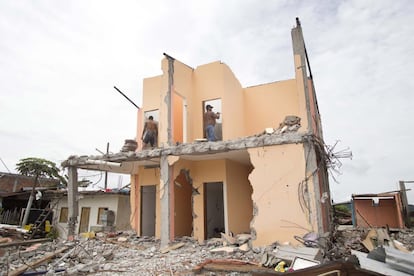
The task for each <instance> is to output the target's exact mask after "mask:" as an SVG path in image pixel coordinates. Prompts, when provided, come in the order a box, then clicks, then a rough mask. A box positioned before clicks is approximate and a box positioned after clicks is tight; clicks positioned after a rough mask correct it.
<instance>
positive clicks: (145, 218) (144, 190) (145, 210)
mask: <svg viewBox="0 0 414 276" xmlns="http://www.w3.org/2000/svg"><path fill="white" fill-rule="evenodd" d="M156 191H157V188H156V185H150V186H141V208H140V209H141V231H140V232H141V236H149V237H152V236H155V202H156V201H155V199H156Z"/></svg>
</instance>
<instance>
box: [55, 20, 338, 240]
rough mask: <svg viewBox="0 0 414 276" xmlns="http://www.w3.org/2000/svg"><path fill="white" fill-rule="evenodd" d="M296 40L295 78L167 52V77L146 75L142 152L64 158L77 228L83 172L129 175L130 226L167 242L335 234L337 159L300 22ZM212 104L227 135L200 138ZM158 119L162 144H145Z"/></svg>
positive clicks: (294, 33)
mask: <svg viewBox="0 0 414 276" xmlns="http://www.w3.org/2000/svg"><path fill="white" fill-rule="evenodd" d="M292 42H293V65H294V71H293V73H294V77H293V78H292V79H289V80H281V81H275V82H271V83H266V84H260V85H256V86H251V87H242V86H241V84H240V83H239V81H238V80H237V78H236V76H235V75H234V74H233V72H232V71H231V70H230V68H229V67H228V66H227V65H226V64H224V63H222V62H213V63H208V64H204V65H200V66H198V67H196V68H192V67H189V66H187V65H185V64H183V63H182V62H180V61H178V60H176V59H174V58H172V57H170V56H168V55H167V54H164V55H165V58H164V59H163V60H162V62H161V69H162V74H161V75H159V76H155V77H151V78H146V79H144V83H143V107H142V109H140V110H139V111H138V123H137V142H138V146H139V148H138V150H137V151H135V152H134V151H129V152H120V153H117V154H109V155H102V156H81V157H78V156H71V157H69V159H68V160H65V161H64V162H63V163H62V165H63V166H64V167H67V168H68V171H69V190H68V191H69V193H70V194H71V196H70V199H69V213H70V214H69V217H70V218H72V219H70V221H69V229H70V231H71V232H72V233H74V229H75V228H76V225H77V222H78V221H77V217H78V213H79V211H78V208H77V202H76V195H77V185H76V179H77V170H78V169H89V170H91V169H93V170H103V171H111V172H117V173H128V174H130V175H131V214H132V215H131V226H132V228H133V229H135V230H136V231H137V233H138V234H139V235H152V236H156V237H159V238H161V244H162V245H166V244H168V242H169V241H172V240H174V238H176V237H180V236H193V237H194V238H196V239H198V240H199V241H203V240H205V239H208V238H211V237H215V236H218V235H219V234H220V232H226V233H230V232H231V233H233V234H238V233H251V234H252V236H253V240H252V243H253V245H254V246H260V245H267V244H271V243H273V242H276V241H279V242H291V243H294V244H297V243H298V241H297V240H296V239H295V236H300V237H302V236H304V235H305V234H306V233H307V232H310V231H312V232H316V233H318V234H322V233H324V232H327V231H329V230H330V227H331V215H332V214H331V199H330V190H329V183H328V174H327V164H328V163H329V156H327V153H326V151H325V147H324V143H323V137H322V127H321V121H320V115H319V110H318V105H317V101H316V95H315V89H314V83H313V79H312V74H311V72H310V65H309V61H308V57H307V53H306V49H305V44H304V40H303V35H302V29H301V26H300V22H299V20H297V26H296V27H295V28H293V29H292ZM258 50H260V49H258ZM240 58H243V57H240ZM269 60H271V57H269ZM273 66H278V65H277V61H276V60H274V61H273ZM207 104H211V105H213V107H214V110H213V111H220V112H221V118H220V121H219V125H220V126H221V127H220V128H221V129H219V131H220V136H221V137H222V140H221V141H217V142H200V141H202V139H201V138H203V137H204V130H203V113H204V110H205V106H206V105H207ZM150 115H153V117H154V118H155V119H156V120H157V121H158V123H159V135H158V148H155V149H152V150H151V149H149V150H141V147H142V143H141V140H140V138H141V134H142V126H143V122H144V120H145V118H147V117H148V116H150ZM265 130H266V131H265Z"/></svg>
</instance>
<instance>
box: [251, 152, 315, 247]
mask: <svg viewBox="0 0 414 276" xmlns="http://www.w3.org/2000/svg"><path fill="white" fill-rule="evenodd" d="M248 152H249V154H250V160H251V163H252V165H253V167H254V169H253V171H252V173H251V174H250V176H249V180H250V183H251V185H252V187H253V194H252V200H253V204H254V208H255V210H254V217H253V221H252V224H251V227H252V229H253V233H255V234H256V239H255V240H253V244H254V245H255V246H261V245H267V244H270V243H273V242H275V241H279V242H291V243H293V244H297V243H298V242H297V241H296V240H295V238H294V236H295V235H297V236H300V237H302V236H303V235H304V234H306V233H307V232H310V231H315V232H316V231H317V230H318V222H317V218H316V206H315V200H314V198H315V193H314V190H313V182H312V178H309V179H308V181H304V180H305V179H307V176H306V170H307V168H306V165H305V164H306V162H305V152H304V146H303V144H285V145H277V146H269V147H263V148H251V149H248Z"/></svg>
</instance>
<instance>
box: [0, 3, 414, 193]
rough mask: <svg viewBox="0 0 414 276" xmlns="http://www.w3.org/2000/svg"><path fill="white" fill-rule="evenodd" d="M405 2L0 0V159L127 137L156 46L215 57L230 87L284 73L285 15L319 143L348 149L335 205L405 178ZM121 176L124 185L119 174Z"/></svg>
mask: <svg viewBox="0 0 414 276" xmlns="http://www.w3.org/2000/svg"><path fill="white" fill-rule="evenodd" d="M413 12H414V5H412V4H411V1H410V0H399V1H388V0H381V1H380V0H375V1H374V0H371V1H359V0H353V1H340V0H337V1H305V2H304V1H290V0H289V1H287V0H284V1H253V0H249V1H201V2H200V1H182V0H180V1H174V2H171V1H161V0H159V1H146V2H142V1H121V2H115V1H70V2H62V1H59V2H56V1H36V2H25V3H22V2H18V1H17V2H16V1H2V2H1V3H0V35H1V37H2V39H1V40H0V53H1V54H0V118H2V119H1V120H0V145H1V147H0V157H1V158H2V159H3V160H4V161H5V162H6V164H7V165H8V167H9V168H14V165H15V164H16V163H17V161H18V160H19V159H20V158H24V157H28V156H39V157H43V158H47V159H50V160H52V161H55V162H57V163H59V162H60V161H62V160H64V159H66V158H67V157H68V156H69V155H71V154H96V153H97V152H96V150H95V148H99V149H101V150H105V147H106V143H107V142H110V148H111V150H113V151H118V150H119V149H120V148H121V147H122V144H123V142H124V139H127V138H134V137H135V126H136V110H135V107H133V106H132V105H131V104H130V103H129V102H127V101H126V100H125V99H124V98H123V97H122V96H121V95H119V94H118V92H116V91H115V90H114V88H113V86H117V87H118V88H120V89H121V90H122V91H123V92H124V93H126V94H127V95H128V96H129V97H130V98H131V99H133V100H134V101H135V102H136V103H137V104H138V105H140V104H141V90H142V79H143V78H145V77H149V76H153V75H158V74H160V73H161V70H160V59H161V58H162V53H164V52H166V53H168V54H170V55H172V56H173V57H175V58H177V59H179V60H180V61H182V62H184V63H186V64H188V65H189V66H192V67H196V66H198V65H200V64H203V63H207V62H211V61H216V60H221V61H223V62H224V63H226V64H228V65H229V66H230V68H232V70H233V71H234V73H235V75H236V77H237V78H238V79H239V80H240V82H241V83H242V85H243V86H249V85H255V84H258V83H266V82H271V81H275V80H281V79H287V78H292V77H293V74H294V70H293V60H292V48H291V37H290V30H291V27H293V26H294V25H295V17H297V16H298V17H299V18H300V19H301V22H302V27H303V30H304V36H305V42H306V45H307V50H308V53H309V57H310V62H311V66H312V72H313V75H314V79H315V86H316V92H317V97H318V101H319V107H320V111H321V116H322V123H323V128H324V135H325V140H326V142H327V143H328V144H334V143H335V141H336V140H338V139H339V140H341V143H340V146H343V147H348V146H349V147H350V148H351V150H352V151H353V155H354V158H353V160H352V161H351V160H343V164H344V165H343V167H342V175H341V176H338V177H337V179H338V180H339V181H340V183H339V184H336V183H334V182H333V181H332V185H331V187H332V194H333V197H334V199H335V200H338V201H342V200H347V199H349V198H350V194H351V193H359V192H381V191H389V190H394V189H396V183H397V182H398V180H400V179H403V180H404V179H405V180H413V179H414V175H413V174H412V171H413V168H412V165H411V163H412V162H409V160H410V158H411V156H414V147H412V146H411V142H412V139H413V136H414V135H413V134H414V133H413V132H414V131H413V123H412V120H411V118H412V117H413V111H412V110H413V109H412V102H414V93H413V90H414V79H413V78H412V76H411V75H412V68H411V64H412V63H413V62H414V50H413V49H414V47H413V46H414V37H413V36H412V33H413V30H414V27H413V26H414V25H413V24H412V23H413V20H412V19H411V18H412V14H414V13H413ZM124 181H128V180H127V179H126V178H125V179H124Z"/></svg>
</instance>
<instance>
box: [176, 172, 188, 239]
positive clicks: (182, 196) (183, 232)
mask: <svg viewBox="0 0 414 276" xmlns="http://www.w3.org/2000/svg"><path fill="white" fill-rule="evenodd" d="M192 195H193V186H192V182H191V178H190V175H189V171H188V170H184V169H182V170H181V171H180V174H179V175H178V176H177V177H176V178H175V179H174V235H175V237H183V236H188V237H191V235H192V232H193V206H192Z"/></svg>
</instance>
